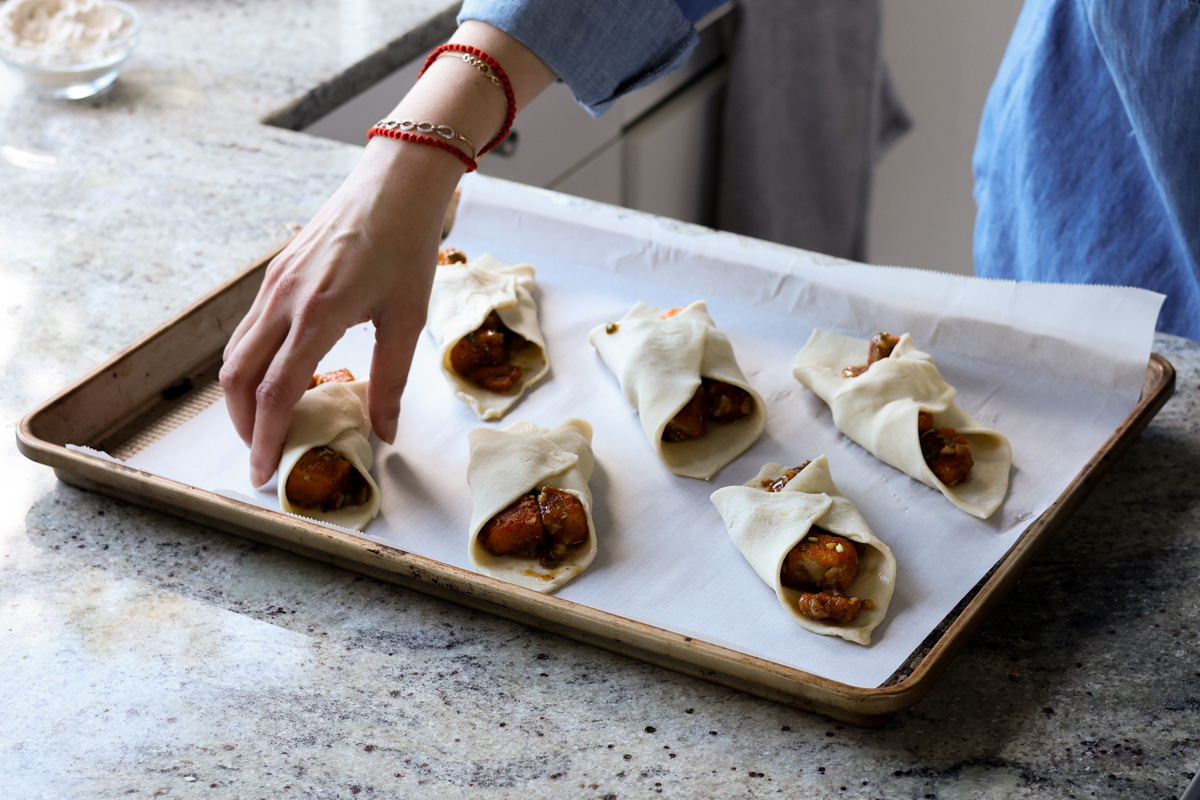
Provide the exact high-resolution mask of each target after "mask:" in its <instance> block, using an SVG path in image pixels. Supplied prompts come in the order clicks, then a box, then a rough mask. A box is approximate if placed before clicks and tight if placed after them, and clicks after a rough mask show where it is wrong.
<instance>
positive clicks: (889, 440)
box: [792, 330, 1012, 519]
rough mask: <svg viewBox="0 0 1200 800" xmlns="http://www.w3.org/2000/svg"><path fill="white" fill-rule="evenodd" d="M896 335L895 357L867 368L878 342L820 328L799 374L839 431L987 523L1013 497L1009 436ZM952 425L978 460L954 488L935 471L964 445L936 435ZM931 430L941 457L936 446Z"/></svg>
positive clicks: (803, 352)
mask: <svg viewBox="0 0 1200 800" xmlns="http://www.w3.org/2000/svg"><path fill="white" fill-rule="evenodd" d="M880 336H881V337H883V336H886V335H885V334H881V335H880ZM888 338H889V339H891V340H894V342H895V343H894V345H892V346H891V348H890V354H889V355H887V356H886V357H882V358H879V360H877V361H875V362H874V363H872V364H870V365H869V368H864V367H860V366H856V365H862V364H865V363H866V362H867V360H868V353H869V351H870V349H871V343H870V342H868V341H867V340H866V339H855V338H852V337H849V336H840V335H838V334H835V333H827V332H825V331H821V330H816V331H813V334H812V336H811V337H810V338H809V340H808V343H807V344H806V345H804V348H803V349H802V350H801V351H800V352H799V354H797V356H796V363H795V366H794V367H793V369H792V374H794V375H795V376H796V379H797V380H798V381H800V382H801V383H802V384H804V385H805V386H807V387H808V388H809V389H811V390H812V391H813V392H815V393H816V395H817V396H818V397H820V398H821V399H822V400H824V401H825V402H826V403H828V404H829V408H830V410H831V411H832V412H833V421H834V424H835V425H837V428H838V430H839V431H841V432H842V433H844V434H846V435H847V436H849V437H850V438H851V439H853V440H854V441H855V442H857V443H858V444H860V445H862V446H863V447H865V448H866V449H867V450H869V451H870V452H871V453H872V454H873V455H874V456H875V457H876V458H878V459H879V460H880V461H883V462H884V463H885V464H890V465H891V466H893V467H895V468H896V469H898V470H900V471H902V472H904V473H906V474H907V475H910V476H912V477H913V478H916V479H917V480H919V481H920V482H921V483H924V484H925V485H927V486H931V487H933V488H934V489H937V490H938V491H940V492H941V493H942V494H943V495H945V496H946V498H947V499H948V500H950V502H952V503H954V505H956V506H958V507H959V508H961V509H962V510H963V511H965V512H967V513H968V514H971V515H972V516H975V517H979V518H980V519H987V518H988V517H990V516H991V515H992V513H993V512H995V510H996V509H997V508H999V506H1000V504H1001V503H1002V502H1003V501H1004V497H1005V495H1006V494H1007V492H1008V473H1009V469H1010V467H1011V466H1012V448H1011V446H1010V445H1009V443H1008V439H1006V438H1004V436H1002V435H1001V434H999V433H997V432H996V431H994V430H991V429H989V428H985V427H984V426H983V425H981V424H980V423H979V422H978V421H976V420H975V419H974V418H973V417H972V416H971V415H970V414H968V413H966V412H965V411H963V410H962V409H961V408H959V407H958V405H956V404H955V403H954V395H955V394H956V391H955V389H954V387H952V386H950V384H948V383H946V381H944V380H942V376H941V374H940V373H938V369H937V367H936V366H935V365H934V363H933V359H932V358H931V357H930V356H929V354H928V353H923V352H921V351H920V350H918V349H917V346H916V345H915V344H914V343H913V340H912V337H911V336H909V335H908V334H907V333H906V334H904V335H903V336H900V337H898V338H896V337H888ZM930 422H931V423H932V428H930ZM947 428H952V429H953V431H954V432H957V437H958V439H962V440H965V444H968V445H969V451H970V458H971V460H972V461H973V462H974V463H973V465H972V466H971V468H970V473H969V475H968V476H967V477H966V478H965V479H962V480H961V482H955V483H953V485H948V484H947V483H945V482H943V481H942V480H941V479H940V478H939V477H938V475H937V474H935V472H934V470H933V469H931V468H930V467H931V464H932V463H933V460H934V459H936V457H937V454H936V449H937V446H939V445H942V444H944V445H946V447H947V449H951V448H952V447H953V442H952V441H950V440H951V439H953V440H956V441H957V440H958V439H955V437H953V436H951V437H949V439H948V440H945V441H943V440H940V439H937V438H936V437H937V434H938V433H941V432H942V431H944V430H945V429H947ZM930 430H932V431H933V434H932V435H933V436H934V452H930V449H929V447H930V442H929V439H928V438H927V437H928V435H930V434H929V432H930ZM923 434H924V435H923ZM923 439H925V441H924V442H923V441H922V440H923ZM923 444H924V445H925V449H924V451H923ZM927 458H928V459H930V460H928V461H927ZM934 466H937V465H936V464H934ZM942 474H943V476H945V473H942ZM956 477H957V476H956ZM949 480H954V479H949Z"/></svg>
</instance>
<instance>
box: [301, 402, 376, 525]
mask: <svg viewBox="0 0 1200 800" xmlns="http://www.w3.org/2000/svg"><path fill="white" fill-rule="evenodd" d="M368 384H369V381H353V382H350V383H322V384H321V385H320V386H317V387H314V388H312V389H309V390H308V391H306V392H305V393H304V396H303V397H301V398H300V402H299V403H297V404H296V408H295V410H294V411H293V412H292V423H291V425H290V426H288V434H287V439H285V440H284V443H283V457H282V458H280V459H279V476H278V481H279V507H280V508H282V509H283V510H284V511H287V512H289V513H292V514H299V515H301V516H305V517H311V518H313V519H318V520H321V521H323V522H332V523H334V524H335V525H341V526H342V527H343V528H355V529H358V530H362V529H363V528H365V527H366V525H367V523H368V522H370V521H371V520H372V519H374V518H375V515H376V514H378V513H379V486H378V485H377V484H376V483H375V479H374V478H372V477H371V472H370V469H371V463H372V461H374V454H373V452H372V451H371V443H370V441H368V439H367V437H368V436H370V435H371V419H370V417H369V416H368V414H367V385H368ZM314 447H328V448H329V449H330V450H333V451H334V452H336V453H338V454H339V455H340V456H342V457H343V458H345V459H346V460H347V461H349V462H350V463H351V464H352V465H353V466H354V468H355V469H356V470H358V472H359V473H360V474H361V475H362V476H363V478H365V479H366V481H367V484H368V485H369V486H370V487H371V494H370V497H369V499H368V500H367V502H366V503H364V504H362V505H358V506H343V507H342V508H338V509H331V510H329V511H322V510H321V509H319V508H308V507H303V506H294V505H292V503H291V502H290V501H289V500H288V498H287V491H286V490H287V479H288V475H290V474H291V472H292V468H293V467H295V466H296V462H297V461H299V460H300V457H301V456H303V455H304V454H305V453H307V452H308V451H309V450H311V449H312V448H314Z"/></svg>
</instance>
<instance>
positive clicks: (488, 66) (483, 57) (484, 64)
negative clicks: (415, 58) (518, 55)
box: [417, 43, 517, 159]
mask: <svg viewBox="0 0 1200 800" xmlns="http://www.w3.org/2000/svg"><path fill="white" fill-rule="evenodd" d="M447 52H455V53H462V54H463V56H462V58H463V61H465V62H466V63H468V64H470V65H471V66H473V67H475V68H477V69H479V70H480V71H481V72H483V73H485V74H487V75H488V77H489V78H492V82H493V83H496V80H495V79H496V78H499V79H500V83H499V84H497V85H499V86H500V90H501V91H502V92H504V100H505V102H507V103H508V112H507V113H506V114H505V116H504V125H503V127H501V128H500V132H499V133H498V134H496V137H495V138H494V139H492V140H491V141H490V142H488V143H487V144H485V145H484V146H483V148H482V149H481V150H480V151H479V153H478V154H477V155H476V156H475V157H476V159H479V158H481V157H482V156H483V154H484V153H486V152H487V151H489V150H491V149H492V148H493V147H495V146H496V145H498V144H500V142H502V141H504V137H505V136H508V132H509V131H510V130H512V124H513V120H514V119H516V118H517V96H516V95H515V94H513V88H512V82H511V81H509V79H508V75H507V74H505V72H504V69H503V68H502V67H501V66H500V63H499V62H498V61H496V59H494V58H492V57H491V56H489V55H488V54H487V53H485V52H483V51H482V50H480V49H479V48H478V47H471V46H470V45H469V44H454V43H450V44H444V45H442V46H441V47H438V48H437V49H435V50H434V51H433V52H432V53H430V54H429V58H427V59H425V66H423V67H421V72H420V74H419V75H418V76H417V78H418V80H419V79H420V77H421V75H424V74H425V70H427V69H429V65H430V64H432V63H433V62H434V61H437V59H438V56H440V55H442V54H443V53H447ZM492 72H494V73H495V75H494V76H493V75H491V74H490V73H492Z"/></svg>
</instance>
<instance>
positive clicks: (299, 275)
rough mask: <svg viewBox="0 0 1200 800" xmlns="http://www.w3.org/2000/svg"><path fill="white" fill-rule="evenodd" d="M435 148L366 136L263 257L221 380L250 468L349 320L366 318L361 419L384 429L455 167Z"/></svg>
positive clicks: (388, 437)
mask: <svg viewBox="0 0 1200 800" xmlns="http://www.w3.org/2000/svg"><path fill="white" fill-rule="evenodd" d="M463 171H464V170H463V167H462V165H461V164H460V163H459V162H458V161H457V160H456V159H453V158H449V157H447V155H446V154H445V153H442V152H441V151H438V150H435V149H434V148H431V147H426V146H422V145H418V144H411V143H405V142H398V141H395V140H391V139H386V138H383V137H376V138H375V139H372V140H371V142H370V144H368V146H367V148H366V150H365V151H364V153H363V158H362V160H361V161H360V162H359V164H358V166H357V167H355V169H354V171H353V172H352V173H351V174H350V176H349V177H348V178H347V179H346V181H345V183H343V184H342V186H341V188H339V189H338V191H337V192H336V193H335V194H334V195H333V196H332V197H331V198H330V199H329V200H328V201H327V202H326V203H325V205H324V206H323V207H322V208H321V210H320V211H319V212H318V213H317V215H316V216H315V217H314V218H313V220H312V221H311V222H310V223H309V224H308V225H307V226H306V227H305V228H304V229H303V230H302V231H301V232H300V234H299V235H297V237H296V238H295V239H294V240H293V241H292V242H291V243H290V244H289V245H288V246H287V248H286V249H284V251H283V252H282V253H280V254H279V255H278V256H276V257H275V259H274V260H272V261H271V264H270V265H269V266H268V267H267V274H266V277H265V278H264V280H263V284H262V287H261V288H260V289H259V292H258V296H257V297H256V298H255V300H254V304H253V305H252V306H251V307H250V311H249V312H248V313H247V314H246V317H245V319H243V320H242V322H241V323H240V324H239V325H238V327H237V329H236V330H235V331H234V333H233V336H232V337H231V338H230V340H229V343H228V344H227V345H226V347H225V364H224V366H223V367H222V368H221V386H222V387H223V388H224V390H225V402H226V405H227V406H228V409H229V415H230V417H231V418H232V420H233V424H234V427H235V428H236V429H237V432H238V435H239V436H241V437H242V440H243V441H244V442H245V443H246V444H247V445H248V446H250V448H251V450H250V479H251V481H252V482H253V483H254V485H255V486H261V485H262V484H263V483H266V482H267V481H268V480H269V479H270V477H271V475H272V474H273V473H274V472H275V467H276V465H277V464H278V463H279V456H280V452H281V451H282V448H283V441H284V438H285V437H286V436H287V430H288V425H289V424H290V422H291V417H292V408H293V406H295V404H296V403H297V402H298V401H299V399H300V397H301V396H302V395H303V394H304V391H305V389H307V387H308V383H309V381H310V380H311V378H312V375H313V373H314V372H315V371H316V369H317V364H318V362H319V361H320V359H321V358H322V357H323V356H324V355H325V354H326V353H327V352H329V350H330V348H332V347H333V345H334V344H335V343H336V342H337V341H338V339H340V338H341V336H342V334H343V333H345V331H346V329H347V328H349V327H350V326H352V325H356V324H359V323H362V322H366V321H368V320H369V321H371V322H373V323H374V324H375V350H374V353H373V354H372V359H371V384H370V388H369V390H368V404H369V406H370V416H371V426H372V427H373V428H374V429H375V433H376V435H378V436H379V438H381V439H383V440H384V441H387V442H391V441H393V440H394V439H395V435H396V426H397V417H398V415H399V412H400V396H401V394H402V393H403V391H404V386H405V383H406V381H407V378H408V369H409V365H410V364H411V363H412V354H413V350H414V348H415V347H416V342H417V337H418V336H419V335H420V332H421V329H422V328H423V327H424V325H425V315H426V311H427V308H428V303H429V292H430V287H431V285H432V282H433V273H434V269H435V268H436V264H437V248H438V244H439V242H440V240H441V231H442V219H443V216H444V214H445V210H446V206H447V204H448V203H449V200H450V197H451V195H452V193H453V191H454V186H455V185H456V184H457V182H458V179H459V177H461V175H462V173H463Z"/></svg>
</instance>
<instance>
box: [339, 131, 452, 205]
mask: <svg viewBox="0 0 1200 800" xmlns="http://www.w3.org/2000/svg"><path fill="white" fill-rule="evenodd" d="M466 171H467V170H466V167H465V166H464V165H463V163H462V162H461V161H459V160H458V159H457V158H455V157H454V156H453V155H452V154H450V153H447V152H445V151H443V150H439V149H437V148H434V147H429V146H428V145H425V144H421V143H418V142H406V141H402V140H398V139H391V138H388V137H386V136H375V137H373V138H372V139H371V140H370V141H369V142H367V146H366V147H365V148H364V150H363V157H362V159H361V160H360V161H359V165H358V167H357V168H356V172H358V173H359V176H360V178H361V180H362V181H363V182H364V183H365V184H366V185H367V186H369V187H370V190H371V191H373V192H375V193H377V194H379V195H381V196H385V197H393V198H394V199H396V200H403V201H411V200H413V199H414V197H413V195H416V196H417V198H416V199H419V201H420V203H421V204H422V205H424V206H427V207H428V208H429V209H430V213H431V214H432V215H434V216H439V217H440V215H441V214H442V213H444V211H445V208H446V205H447V204H448V203H449V202H450V196H451V195H452V194H453V193H454V189H455V187H456V186H458V181H459V179H460V178H462V176H463V174H465V173H466Z"/></svg>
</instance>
